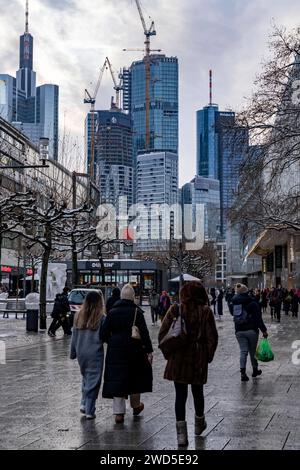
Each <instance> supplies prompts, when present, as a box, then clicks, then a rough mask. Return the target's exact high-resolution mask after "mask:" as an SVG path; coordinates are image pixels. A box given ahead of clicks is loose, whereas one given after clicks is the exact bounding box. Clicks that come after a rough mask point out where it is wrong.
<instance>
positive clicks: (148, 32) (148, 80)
mask: <svg viewBox="0 0 300 470" xmlns="http://www.w3.org/2000/svg"><path fill="white" fill-rule="evenodd" d="M135 3H136V6H137V9H138V12H139V15H140V19H141V22H142V26H143V30H144V35H145V36H146V39H145V43H144V44H145V50H144V53H145V56H144V64H145V82H146V90H145V108H146V150H149V149H150V83H151V60H150V54H151V52H161V49H151V44H150V38H151V36H156V30H155V25H154V21H151V24H150V27H149V28H147V25H146V21H145V18H144V15H143V11H142V8H141V4H140V1H139V0H135ZM129 50H134V49H124V51H129ZM135 50H140V49H135Z"/></svg>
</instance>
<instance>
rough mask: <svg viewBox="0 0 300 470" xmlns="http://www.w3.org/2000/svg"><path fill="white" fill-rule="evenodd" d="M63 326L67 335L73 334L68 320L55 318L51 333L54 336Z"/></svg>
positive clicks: (50, 327) (50, 329) (50, 328)
mask: <svg viewBox="0 0 300 470" xmlns="http://www.w3.org/2000/svg"><path fill="white" fill-rule="evenodd" d="M61 326H62V329H63V330H64V333H65V334H66V335H68V334H70V333H71V329H70V325H69V321H68V318H64V317H63V318H53V320H52V323H51V325H50V326H49V331H50V332H51V333H53V334H55V332H56V331H57V330H58V328H60V327H61Z"/></svg>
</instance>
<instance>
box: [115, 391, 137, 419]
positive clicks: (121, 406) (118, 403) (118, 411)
mask: <svg viewBox="0 0 300 470" xmlns="http://www.w3.org/2000/svg"><path fill="white" fill-rule="evenodd" d="M140 404H141V395H140V394H139V393H136V394H135V395H130V406H131V408H137V407H138V406H139V405H140ZM113 414H114V415H125V414H126V399H125V398H123V397H114V401H113Z"/></svg>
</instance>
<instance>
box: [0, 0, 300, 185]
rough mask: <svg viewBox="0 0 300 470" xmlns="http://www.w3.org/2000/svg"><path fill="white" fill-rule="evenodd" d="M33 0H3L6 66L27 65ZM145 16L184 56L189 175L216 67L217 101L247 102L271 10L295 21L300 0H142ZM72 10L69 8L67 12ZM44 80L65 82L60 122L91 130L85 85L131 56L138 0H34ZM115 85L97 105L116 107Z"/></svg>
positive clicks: (0, 37) (183, 132)
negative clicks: (25, 35)
mask: <svg viewBox="0 0 300 470" xmlns="http://www.w3.org/2000/svg"><path fill="white" fill-rule="evenodd" d="M24 5H25V0H11V1H10V2H7V0H0V8H1V17H0V73H11V74H14V73H15V70H16V69H17V67H18V40H19V35H20V34H22V32H23V30H24ZM143 7H144V9H145V18H146V21H148V16H149V15H150V14H151V16H152V17H153V18H154V20H155V24H156V29H157V36H156V37H154V38H153V39H152V45H153V47H154V48H155V49H156V48H162V49H163V51H164V52H165V53H166V54H167V55H177V56H178V58H179V63H180V175H181V182H185V181H187V180H189V179H191V178H192V177H193V176H194V172H195V162H196V154H195V152H196V135H195V129H196V116H195V113H196V110H197V109H200V108H201V107H203V106H205V105H206V104H207V102H208V70H209V69H210V68H212V69H213V71H214V101H215V102H217V103H219V105H220V108H222V109H224V108H228V107H231V108H233V109H237V108H239V107H240V106H241V105H242V104H243V98H244V97H245V96H249V94H250V93H251V89H252V86H253V85H252V84H253V79H254V77H255V74H256V73H257V72H259V69H260V64H261V61H262V58H263V56H265V55H266V54H267V53H268V50H267V37H268V32H269V31H270V27H271V18H274V19H275V21H277V23H278V24H284V25H286V26H288V27H289V26H295V25H296V24H297V19H298V17H299V14H298V13H299V12H298V10H299V7H298V0H285V1H284V2H283V1H282V0H264V1H262V0H188V1H183V0H151V1H150V0H143ZM62 11H63V12H64V13H65V14H62V13H61V12H62ZM30 31H31V32H32V34H33V36H34V40H35V45H34V48H35V49H34V67H35V70H36V71H37V76H38V82H39V84H40V83H43V82H48V83H49V82H50V83H57V84H58V85H59V86H60V105H61V106H60V108H61V123H62V120H63V119H62V116H63V115H64V114H65V115H66V126H67V128H68V130H69V131H70V132H72V133H73V134H74V135H77V136H83V132H84V131H83V125H84V117H85V113H86V111H87V108H86V107H85V106H84V105H83V100H82V98H83V91H84V89H85V88H86V87H93V86H94V84H95V81H96V80H97V75H98V73H99V69H100V67H101V66H102V64H103V61H104V57H105V56H106V55H108V56H109V57H110V59H111V61H112V63H113V65H114V67H115V69H119V68H120V67H121V66H124V65H129V64H130V62H131V61H132V60H135V59H136V58H140V57H141V53H139V52H131V53H124V52H122V49H123V48H124V47H128V48H129V47H133V48H136V47H143V42H144V35H143V31H142V26H141V23H140V19H139V16H138V12H137V9H136V6H135V2H133V1H132V0H30ZM112 94H113V88H112V84H111V79H110V77H109V75H105V76H104V77H103V82H102V86H101V89H100V92H99V97H98V102H97V105H98V106H99V107H103V108H104V107H106V108H107V107H108V106H109V103H110V97H111V95H112Z"/></svg>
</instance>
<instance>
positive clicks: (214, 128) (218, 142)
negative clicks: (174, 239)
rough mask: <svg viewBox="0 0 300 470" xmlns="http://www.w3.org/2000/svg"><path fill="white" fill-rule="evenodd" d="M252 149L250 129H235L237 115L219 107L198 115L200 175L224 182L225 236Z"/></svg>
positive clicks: (221, 203)
mask: <svg viewBox="0 0 300 470" xmlns="http://www.w3.org/2000/svg"><path fill="white" fill-rule="evenodd" d="M248 146H249V137H248V130H247V129H246V128H238V127H237V126H235V113H234V112H231V111H219V108H218V106H217V105H215V104H211V105H209V106H206V107H204V108H203V109H202V110H200V111H198V112H197V174H198V175H199V176H203V177H205V178H213V179H216V180H219V181H220V206H221V236H222V238H223V239H224V238H225V234H226V224H227V215H228V210H229V209H230V208H231V206H232V203H233V200H234V197H235V194H236V191H237V187H238V181H239V168H240V164H241V162H242V161H243V159H244V157H245V154H246V152H247V150H248Z"/></svg>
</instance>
